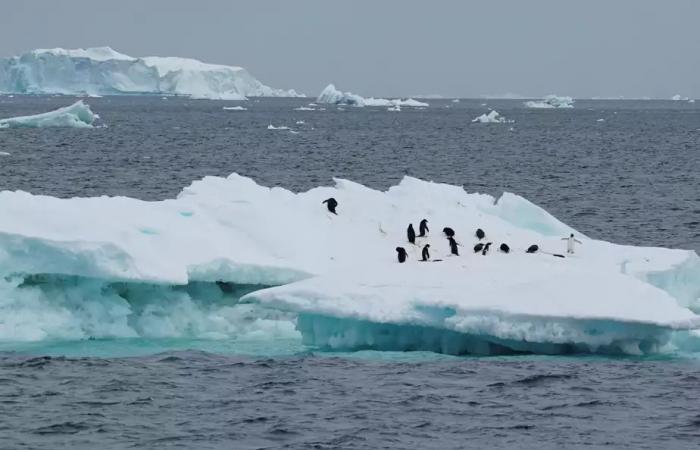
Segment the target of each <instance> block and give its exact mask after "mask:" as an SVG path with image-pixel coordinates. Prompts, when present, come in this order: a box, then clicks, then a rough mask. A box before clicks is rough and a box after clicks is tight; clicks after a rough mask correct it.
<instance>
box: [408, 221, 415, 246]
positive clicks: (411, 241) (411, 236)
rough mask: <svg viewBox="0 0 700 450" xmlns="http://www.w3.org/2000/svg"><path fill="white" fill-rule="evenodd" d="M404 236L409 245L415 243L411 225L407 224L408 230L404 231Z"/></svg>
mask: <svg viewBox="0 0 700 450" xmlns="http://www.w3.org/2000/svg"><path fill="white" fill-rule="evenodd" d="M406 235H407V236H408V242H410V243H411V244H415V243H416V230H414V229H413V224H412V223H409V224H408V229H407V230H406Z"/></svg>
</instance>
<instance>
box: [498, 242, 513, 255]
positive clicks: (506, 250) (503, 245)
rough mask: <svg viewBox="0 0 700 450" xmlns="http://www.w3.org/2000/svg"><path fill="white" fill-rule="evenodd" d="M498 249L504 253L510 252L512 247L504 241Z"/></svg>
mask: <svg viewBox="0 0 700 450" xmlns="http://www.w3.org/2000/svg"><path fill="white" fill-rule="evenodd" d="M498 249H499V250H500V251H502V252H503V253H510V247H508V244H506V243H505V242H504V243H502V244H501V246H500V247H498Z"/></svg>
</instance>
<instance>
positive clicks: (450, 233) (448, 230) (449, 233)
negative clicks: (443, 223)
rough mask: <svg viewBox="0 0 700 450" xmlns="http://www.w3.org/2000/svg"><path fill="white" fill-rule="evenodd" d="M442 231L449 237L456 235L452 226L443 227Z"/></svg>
mask: <svg viewBox="0 0 700 450" xmlns="http://www.w3.org/2000/svg"><path fill="white" fill-rule="evenodd" d="M442 232H443V233H445V236H447V237H448V238H451V237H455V230H453V229H452V228H450V227H445V228H443V229H442Z"/></svg>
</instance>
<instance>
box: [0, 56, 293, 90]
mask: <svg viewBox="0 0 700 450" xmlns="http://www.w3.org/2000/svg"><path fill="white" fill-rule="evenodd" d="M0 92H8V93H15V94H64V95H88V96H100V95H120V94H157V95H186V96H190V97H192V98H199V99H220V100H245V98H246V97H251V96H261V97H297V96H299V94H297V93H296V92H295V91H294V90H288V91H285V90H281V89H273V88H271V87H269V86H266V85H264V84H262V83H261V82H260V81H258V80H257V79H255V78H253V76H252V75H250V73H248V71H246V70H245V69H243V68H242V67H234V66H225V65H218V64H207V63H203V62H201V61H198V60H196V59H189V58H175V57H155V56H154V57H145V58H135V57H132V56H128V55H125V54H123V53H119V52H117V51H115V50H113V49H111V48H110V47H96V48H88V49H62V48H54V49H37V50H33V51H30V52H27V53H24V54H22V55H19V56H14V57H10V58H0Z"/></svg>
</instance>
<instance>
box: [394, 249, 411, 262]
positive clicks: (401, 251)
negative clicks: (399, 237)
mask: <svg viewBox="0 0 700 450" xmlns="http://www.w3.org/2000/svg"><path fill="white" fill-rule="evenodd" d="M396 256H398V258H399V262H400V263H402V262H406V258H407V256H408V255H406V249H405V248H403V247H396Z"/></svg>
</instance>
